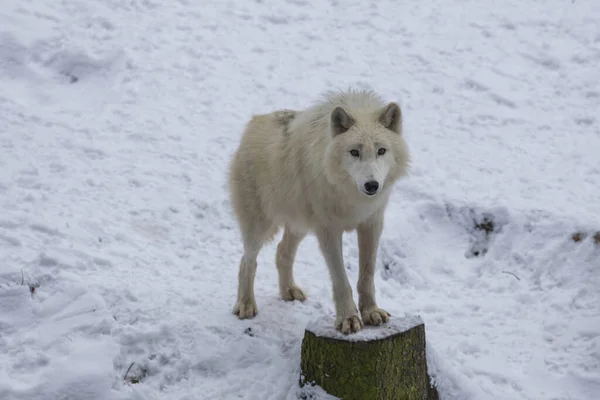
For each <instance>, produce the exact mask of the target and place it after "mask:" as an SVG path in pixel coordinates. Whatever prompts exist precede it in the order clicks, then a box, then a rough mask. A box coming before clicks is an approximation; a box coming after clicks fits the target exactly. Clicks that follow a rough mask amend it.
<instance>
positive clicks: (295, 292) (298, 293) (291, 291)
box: [281, 285, 306, 301]
mask: <svg viewBox="0 0 600 400" xmlns="http://www.w3.org/2000/svg"><path fill="white" fill-rule="evenodd" d="M281 298H282V299H283V300H285V301H294V300H300V301H304V300H306V295H305V294H304V292H303V291H302V289H300V288H299V287H298V286H296V285H292V286H289V287H287V288H285V289H282V290H281Z"/></svg>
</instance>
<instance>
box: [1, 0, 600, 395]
mask: <svg viewBox="0 0 600 400" xmlns="http://www.w3.org/2000/svg"><path fill="white" fill-rule="evenodd" d="M599 65H600V2H598V1H597V0H575V1H565V0H561V1H559V0H544V1H541V0H539V1H517V0H511V1H504V2H484V1H474V0H473V1H465V0H463V1H460V2H448V1H442V0H437V1H436V0H428V1H412V2H397V1H393V0H370V1H363V2H359V1H334V0H331V1H320V2H319V1H307V0H287V1H278V2H265V1H262V0H256V1H250V2H233V1H225V0H222V1H197V2H194V1H191V0H177V1H175V0H174V1H156V0H125V1H123V0H101V1H90V2H84V1H81V0H63V1H60V2H58V1H55V2H48V1H43V0H28V1H18V0H3V1H2V2H1V4H0V399H2V400H17V399H19V400H21V399H23V400H24V399H28V400H29V399H31V400H38V399H39V400H46V399H61V400H67V399H69V400H71V399H85V400H105V399H115V400H118V399H132V400H134V399H135V400H137V399H139V400H141V399H149V400H152V399H169V400H171V399H177V400H191V399H241V398H243V399H257V400H267V399H272V400H280V399H298V398H313V399H325V398H327V396H326V395H324V394H323V393H322V392H319V390H302V389H300V388H299V386H298V375H299V354H300V343H301V339H302V335H303V330H304V328H305V327H306V325H307V324H308V323H309V322H310V321H311V320H313V319H315V318H319V317H322V316H323V315H329V314H332V313H333V304H332V298H331V286H330V281H329V276H328V273H327V270H326V267H325V265H324V261H323V259H322V257H321V256H320V254H319V253H318V247H317V244H316V241H315V239H314V238H313V237H308V238H307V239H306V240H305V241H304V242H303V243H302V245H301V247H300V251H299V254H298V257H297V261H296V263H297V264H296V267H295V270H296V276H297V281H298V283H299V284H300V285H301V286H302V288H303V289H304V290H305V291H306V292H307V294H308V296H309V299H308V300H307V301H306V302H305V303H302V304H301V303H299V302H295V303H293V304H290V303H285V302H283V301H281V300H279V299H278V290H277V272H276V270H275V267H274V250H275V246H276V242H275V243H273V244H271V245H269V246H267V247H266V248H265V249H264V250H263V252H262V253H261V255H260V257H259V268H258V274H257V278H256V295H257V301H258V306H259V308H260V313H259V315H258V316H257V317H256V318H255V319H253V320H249V321H248V320H244V321H240V320H238V319H237V318H236V317H235V316H234V315H233V314H231V309H232V306H233V304H234V301H235V295H236V285H237V268H238V262H239V257H240V255H241V245H240V241H239V236H238V231H237V227H236V224H235V222H234V220H233V218H232V213H231V209H230V205H229V202H228V200H227V190H226V166H227V163H228V162H229V159H230V157H231V155H232V152H233V150H234V149H235V146H236V145H237V143H238V138H239V135H240V134H241V130H242V129H243V126H244V124H245V123H246V121H247V120H248V118H249V117H250V116H251V114H253V113H258V112H267V111H270V110H273V109H275V108H283V107H287V108H301V107H305V106H306V105H308V104H309V102H311V101H313V100H315V99H316V98H318V96H319V94H320V93H322V92H323V91H324V90H328V89H332V88H344V87H347V86H348V85H354V86H359V87H362V86H369V87H371V88H373V89H375V90H377V91H379V92H380V93H381V94H382V95H383V96H384V97H385V98H387V99H389V100H397V101H399V102H400V104H401V105H402V107H403V109H404V116H405V131H406V139H407V141H408V143H409V145H410V148H411V150H412V154H413V159H414V165H413V169H412V174H411V176H410V178H408V179H406V180H404V181H402V182H401V183H400V184H399V185H398V188H397V192H396V193H395V195H394V197H393V201H392V203H391V204H390V207H389V209H388V212H387V222H386V227H385V231H384V237H383V239H382V243H381V248H380V257H379V260H380V262H379V265H378V272H377V276H376V287H377V294H378V299H379V302H380V305H381V306H382V307H384V308H386V309H387V310H388V311H390V312H391V313H392V314H393V315H396V316H400V315H403V314H404V313H408V314H418V315H420V317H421V318H422V319H423V321H424V322H425V324H426V329H427V341H428V346H429V363H430V369H431V372H432V373H434V375H435V378H436V380H437V382H438V386H439V389H440V391H441V394H442V399H451V400H468V399H473V400H481V399H500V400H512V399H515V400H530V399H531V400H533V399H535V400H581V399H595V398H600V243H594V238H593V235H594V233H595V232H597V231H600V128H599V126H600V124H599V123H600V117H599V111H600V68H599ZM476 226H479V228H476ZM488 231H490V232H489V234H488V233H487V232H488ZM575 232H582V233H583V235H582V236H581V237H582V240H581V241H579V242H575V241H573V240H572V239H571V235H572V234H573V233H575ZM599 241H600V240H599ZM344 256H345V260H346V263H347V266H348V273H349V276H350V278H351V280H352V282H356V278H357V265H356V264H357V247H356V244H355V235H354V234H348V235H347V236H346V237H345V249H344Z"/></svg>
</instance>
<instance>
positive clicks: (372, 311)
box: [360, 307, 390, 325]
mask: <svg viewBox="0 0 600 400" xmlns="http://www.w3.org/2000/svg"><path fill="white" fill-rule="evenodd" d="M360 315H361V317H362V320H363V321H364V323H365V324H367V325H381V324H384V323H386V322H388V321H389V319H390V313H389V312H387V311H385V310H383V309H381V308H379V307H372V308H367V309H365V310H362V311H361V313H360Z"/></svg>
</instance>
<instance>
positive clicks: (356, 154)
mask: <svg viewBox="0 0 600 400" xmlns="http://www.w3.org/2000/svg"><path fill="white" fill-rule="evenodd" d="M350 154H352V157H358V156H359V155H360V153H359V152H358V150H356V149H352V150H350Z"/></svg>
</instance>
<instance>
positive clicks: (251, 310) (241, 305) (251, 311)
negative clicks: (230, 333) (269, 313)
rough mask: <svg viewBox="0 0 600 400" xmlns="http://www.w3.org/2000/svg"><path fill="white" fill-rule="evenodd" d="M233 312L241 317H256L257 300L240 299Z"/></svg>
mask: <svg viewBox="0 0 600 400" xmlns="http://www.w3.org/2000/svg"><path fill="white" fill-rule="evenodd" d="M233 313H234V314H235V315H237V316H238V318H239V319H245V318H254V316H255V315H256V314H257V313H258V307H256V301H254V300H250V301H245V302H243V301H238V302H237V303H236V304H235V307H233Z"/></svg>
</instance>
